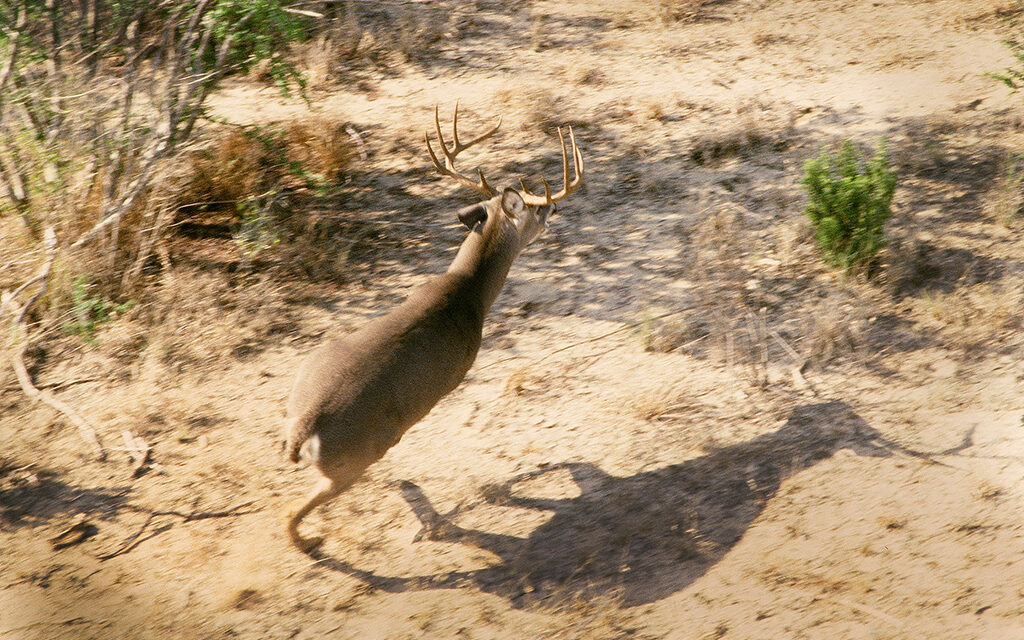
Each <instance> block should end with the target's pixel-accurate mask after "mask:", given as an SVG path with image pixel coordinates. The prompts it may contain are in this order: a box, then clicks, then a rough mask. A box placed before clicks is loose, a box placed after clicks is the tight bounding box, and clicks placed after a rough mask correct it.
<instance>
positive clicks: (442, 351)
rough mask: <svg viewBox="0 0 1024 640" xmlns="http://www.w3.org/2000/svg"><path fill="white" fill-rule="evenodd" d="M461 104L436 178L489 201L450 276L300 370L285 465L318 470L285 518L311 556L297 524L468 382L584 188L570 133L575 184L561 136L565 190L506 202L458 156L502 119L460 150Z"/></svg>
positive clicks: (466, 219) (469, 215)
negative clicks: (534, 260)
mask: <svg viewBox="0 0 1024 640" xmlns="http://www.w3.org/2000/svg"><path fill="white" fill-rule="evenodd" d="M458 118H459V110H458V105H456V107H455V115H454V117H453V121H452V147H451V148H449V147H448V145H447V143H446V142H445V141H444V138H443V137H442V135H441V122H440V118H439V116H438V112H437V109H435V111H434V124H435V127H436V131H437V138H438V143H439V144H440V150H441V155H442V156H443V158H444V162H443V163H442V162H440V161H439V159H438V157H437V155H436V154H435V152H434V148H433V146H432V144H431V141H430V134H429V133H428V134H427V135H426V142H427V152H428V153H429V154H430V158H431V160H432V161H433V163H434V166H435V167H436V168H437V170H438V171H439V172H440V173H442V174H443V175H446V176H448V177H450V178H453V179H454V180H456V181H457V182H458V183H459V184H462V185H464V186H467V187H469V188H471V189H474V190H475V191H478V192H479V193H481V194H482V195H484V196H485V197H486V198H487V199H486V200H484V201H482V202H479V203H477V204H474V205H471V206H469V207H465V208H463V209H462V210H460V211H459V212H458V218H459V220H460V221H461V222H463V223H464V224H465V225H466V226H467V227H468V228H469V229H470V232H469V235H468V236H467V237H466V239H465V240H464V241H463V242H462V245H461V246H460V247H459V251H458V253H457V254H456V256H455V260H454V261H453V262H452V264H451V265H450V266H449V267H448V270H447V271H446V272H445V273H443V274H441V275H438V276H436V277H434V278H433V279H431V280H430V281H429V282H427V283H426V284H424V285H422V286H420V287H419V288H417V289H416V290H414V291H413V292H412V293H411V294H410V295H409V297H408V298H407V299H406V300H405V302H403V303H402V304H401V305H399V306H398V307H397V308H395V309H394V310H392V311H391V312H390V313H388V314H387V315H384V316H381V317H379V318H376V319H375V320H373V321H371V322H370V323H369V324H367V325H366V326H364V327H362V328H361V329H359V330H357V331H355V332H354V333H352V334H349V335H348V336H345V337H342V338H338V339H335V340H331V341H330V342H327V343H326V344H324V345H321V346H320V347H319V348H317V349H316V350H315V351H313V352H312V353H311V354H310V355H309V356H308V357H307V358H306V360H305V361H304V362H303V363H302V365H301V366H300V367H299V371H298V374H297V375H296V378H295V384H294V386H293V388H292V392H291V395H290V397H289V399H288V419H287V422H286V424H285V431H286V437H287V441H288V442H287V451H288V456H289V458H290V459H291V460H292V461H298V459H299V453H300V450H301V449H302V448H303V445H304V444H305V443H306V442H307V441H310V443H309V444H311V445H313V446H310V447H307V450H308V452H309V454H310V458H311V460H312V462H313V464H314V466H316V468H317V469H318V470H319V472H320V475H321V477H320V479H319V480H318V482H317V484H316V486H315V487H314V488H313V492H312V493H311V494H310V496H309V497H308V498H307V499H306V500H305V501H303V503H302V504H301V505H300V506H299V507H298V508H297V509H296V510H295V511H293V512H291V513H289V515H288V534H289V536H290V538H291V540H292V542H293V543H294V544H295V545H296V546H297V547H299V548H300V549H302V550H303V551H309V550H311V549H312V548H314V547H315V546H316V545H317V544H319V542H320V539H319V538H304V537H302V536H301V535H299V532H298V526H299V523H300V522H301V521H302V519H303V518H304V517H305V516H306V515H308V514H309V512H310V511H312V510H313V509H315V508H316V507H317V506H319V505H322V504H324V503H326V502H327V501H329V500H331V499H332V498H334V497H335V496H337V495H338V494H340V493H341V492H343V491H345V490H346V489H348V488H349V487H351V486H352V485H353V484H354V483H355V482H356V480H358V479H359V477H360V476H361V475H362V474H363V472H364V471H365V470H366V468H367V467H368V466H370V465H371V464H373V463H374V462H376V461H377V460H379V459H380V458H381V457H382V456H383V455H384V454H385V453H386V452H387V450H388V449H390V448H391V447H392V446H394V445H395V444H396V443H397V442H398V441H399V439H401V437H402V435H403V434H405V432H406V431H407V430H408V429H409V428H410V427H412V425H414V424H416V423H417V422H419V420H420V419H422V418H423V416H425V415H426V414H427V413H428V412H429V411H430V410H431V409H432V408H433V407H434V405H435V404H437V402H438V401H439V400H440V399H441V398H443V397H444V396H445V395H446V394H448V393H449V392H450V391H451V390H453V389H454V388H455V387H456V386H458V384H459V383H460V382H461V381H462V379H463V377H465V375H466V372H467V371H468V370H469V368H470V367H471V366H472V364H473V361H474V360H475V359H476V353H477V350H478V349H479V347H480V339H481V336H482V333H483V322H484V317H485V316H486V315H487V311H488V310H489V309H490V307H491V305H492V304H493V303H494V300H495V298H497V296H498V294H499V292H500V291H501V288H502V286H503V285H504V283H505V278H506V276H507V275H508V271H509V269H510V268H511V266H512V263H513V262H514V261H515V259H516V257H517V256H518V255H519V253H520V252H521V251H522V250H523V249H524V248H525V247H526V246H527V245H528V244H529V243H530V242H532V241H533V240H534V239H535V238H536V237H537V236H538V235H540V233H541V232H542V231H544V229H545V228H547V221H548V218H549V216H550V215H551V213H552V212H553V211H554V205H555V203H556V202H558V201H560V200H563V199H565V198H566V197H568V196H569V195H570V194H572V193H573V191H575V190H576V189H577V188H578V187H579V185H580V184H581V183H582V181H583V154H582V153H581V152H580V150H579V147H578V146H577V145H576V137H575V135H574V134H573V131H572V129H571V128H570V129H569V139H570V141H571V155H572V160H573V166H574V175H572V176H570V175H569V155H570V151H569V149H567V148H566V143H565V138H564V136H563V135H562V131H561V129H559V131H558V136H559V139H560V140H561V144H562V167H563V172H562V174H563V176H562V177H563V186H562V189H561V190H560V191H558V192H556V193H552V192H551V188H550V186H549V185H548V182H547V180H543V179H542V181H543V184H544V194H543V195H539V194H534V193H531V192H530V191H529V189H527V187H526V184H525V183H524V182H523V181H522V180H520V181H519V184H520V187H521V188H520V189H514V188H507V189H505V190H503V191H502V192H500V193H499V192H497V191H496V190H495V189H494V188H492V187H491V186H490V185H489V184H488V182H487V180H486V178H485V177H484V174H483V172H482V171H479V172H478V176H479V179H478V180H473V179H471V178H469V177H468V176H466V175H464V174H462V173H461V172H459V171H458V170H457V169H456V168H455V159H456V157H457V156H458V154H459V153H461V152H462V151H464V150H466V149H468V148H469V147H471V146H473V145H475V144H477V143H479V142H481V141H483V140H485V139H487V138H489V137H491V136H492V135H494V133H495V132H496V131H497V130H498V127H499V126H500V125H501V120H500V119H499V120H498V123H497V124H496V125H494V127H492V128H491V129H490V130H488V131H487V132H485V133H484V134H482V135H480V136H478V137H476V138H474V139H472V140H470V141H469V142H467V143H462V142H461V141H460V140H459V134H458Z"/></svg>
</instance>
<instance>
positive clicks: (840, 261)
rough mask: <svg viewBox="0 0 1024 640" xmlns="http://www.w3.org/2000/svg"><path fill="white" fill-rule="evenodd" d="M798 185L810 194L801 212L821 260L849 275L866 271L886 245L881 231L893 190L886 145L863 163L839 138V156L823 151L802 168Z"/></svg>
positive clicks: (894, 184)
mask: <svg viewBox="0 0 1024 640" xmlns="http://www.w3.org/2000/svg"><path fill="white" fill-rule="evenodd" d="M801 183H802V184H803V185H804V187H805V188H806V189H807V195H808V203H807V210H806V211H805V212H804V213H805V214H806V215H807V217H808V218H810V219H811V223H812V224H813V225H814V230H815V236H816V237H817V239H818V244H819V246H820V247H821V249H822V251H824V252H825V261H826V262H828V263H829V264H830V265H832V266H834V267H840V268H842V269H844V270H845V271H846V272H847V273H850V272H854V271H858V270H866V269H869V268H870V267H871V265H872V263H873V262H874V259H875V255H876V254H877V253H878V251H879V250H880V249H881V248H882V247H884V246H885V244H886V239H885V233H884V231H883V227H884V226H885V222H886V221H887V220H888V219H889V217H890V216H891V215H892V209H891V208H890V204H891V203H892V195H893V191H894V190H895V188H896V174H895V173H894V172H893V171H892V170H891V169H890V168H889V164H888V158H887V156H886V151H885V141H884V140H883V141H882V142H880V143H879V144H878V147H877V148H876V150H875V154H874V156H872V158H871V159H870V160H868V161H867V162H863V161H862V158H861V155H860V152H858V151H857V149H856V148H855V147H854V146H853V144H852V143H851V142H850V141H849V140H843V142H842V145H841V146H840V148H839V154H838V155H835V156H834V155H832V154H830V153H828V152H823V153H822V154H821V155H820V156H818V157H817V158H813V159H811V160H808V161H807V162H806V163H805V164H804V177H803V179H802V180H801Z"/></svg>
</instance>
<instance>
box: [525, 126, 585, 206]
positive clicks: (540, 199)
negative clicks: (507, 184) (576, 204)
mask: <svg viewBox="0 0 1024 640" xmlns="http://www.w3.org/2000/svg"><path fill="white" fill-rule="evenodd" d="M558 140H559V142H561V143H562V190H561V191H559V192H558V193H551V185H549V184H548V181H547V180H546V179H545V178H544V177H541V179H540V180H541V182H543V183H544V195H538V194H535V193H532V192H531V191H530V189H529V188H528V187H527V186H526V182H524V181H523V180H520V181H519V184H520V185H522V187H523V190H522V195H523V202H525V203H526V204H528V205H531V206H538V207H545V206H547V205H550V204H554V203H556V202H558V201H559V200H564V199H566V198H567V197H569V194H571V193H572V192H573V191H575V190H576V188H577V187H579V186H580V184H581V183H582V182H583V153H582V152H581V151H580V148H579V147H578V146H576V134H574V133H573V132H572V127H569V140H570V141H571V143H572V163H573V168H574V169H575V175H574V176H573V178H572V180H570V179H569V153H568V150H567V149H566V148H565V136H563V135H562V128H561V127H559V128H558Z"/></svg>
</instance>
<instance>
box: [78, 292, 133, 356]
mask: <svg viewBox="0 0 1024 640" xmlns="http://www.w3.org/2000/svg"><path fill="white" fill-rule="evenodd" d="M90 288H91V286H90V284H89V283H88V281H86V279H85V278H84V277H82V276H79V277H77V278H75V282H74V284H73V285H72V288H71V314H72V316H73V320H71V322H69V323H67V324H66V325H64V326H63V327H62V328H61V331H62V332H63V333H65V334H68V335H73V336H79V337H80V338H81V339H82V340H83V341H85V342H87V343H89V344H91V345H96V344H98V343H99V341H98V340H97V339H96V329H97V328H98V327H99V326H100V325H102V324H104V323H106V322H109V321H111V320H113V319H114V318H115V317H117V316H119V315H121V314H122V313H124V312H125V311H128V309H131V308H132V307H133V306H135V301H134V300H128V301H127V302H122V303H121V304H115V303H113V302H111V301H110V300H106V299H104V298H101V297H98V296H93V295H90V293H89V289H90Z"/></svg>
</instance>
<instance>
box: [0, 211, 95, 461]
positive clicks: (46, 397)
mask: <svg viewBox="0 0 1024 640" xmlns="http://www.w3.org/2000/svg"><path fill="white" fill-rule="evenodd" d="M43 237H44V243H45V247H46V260H45V261H44V262H43V266H42V267H40V269H39V273H37V274H36V275H35V276H33V277H32V279H31V280H29V283H34V282H40V283H41V284H40V286H39V291H38V292H36V294H35V295H34V296H32V298H31V299H30V300H29V301H28V302H26V303H25V305H24V306H23V307H21V308H20V309H18V308H17V302H16V301H15V300H14V296H15V295H17V294H18V293H20V292H21V291H23V290H24V289H25V285H22V286H20V287H18V289H17V290H16V291H15V292H14V294H11V295H9V296H5V299H4V301H3V302H4V304H3V305H0V311H2V310H3V309H4V308H5V307H6V306H7V305H10V306H11V307H12V310H13V311H14V316H15V318H14V329H15V331H14V339H15V340H17V341H18V342H19V343H20V344H19V346H18V347H17V348H16V349H15V351H14V354H13V355H12V356H11V366H12V367H14V375H15V376H17V378H18V384H19V385H20V386H21V390H22V391H23V392H24V393H25V395H27V396H28V397H30V398H34V399H36V400H42V401H43V402H45V403H46V404H48V405H49V406H50V407H52V408H54V409H56V410H57V411H58V412H59V413H62V414H64V415H65V416H66V417H67V418H68V420H70V421H71V422H72V423H73V424H74V425H75V426H76V427H78V433H79V435H80V436H81V437H82V439H83V440H85V441H86V443H87V444H89V445H90V446H92V448H93V449H94V450H95V452H96V457H97V458H98V459H99V460H103V459H105V458H106V452H104V450H103V445H102V444H100V440H99V437H98V436H97V435H96V430H95V429H93V428H92V426H91V425H90V424H89V423H88V422H86V421H85V419H84V418H82V417H81V416H80V415H78V413H77V412H76V411H75V410H74V409H72V408H71V407H70V406H68V405H67V404H65V403H64V402H63V401H61V400H59V399H58V398H57V397H56V396H54V395H53V394H52V393H50V392H49V391H46V390H43V389H40V388H38V387H37V386H35V384H33V382H32V376H30V375H29V373H28V369H27V368H26V367H25V351H26V349H28V346H29V344H30V340H29V336H28V331H26V330H25V328H24V322H25V315H26V314H27V313H28V310H29V309H30V308H31V307H32V305H33V304H35V302H36V300H38V299H39V298H40V297H41V296H42V295H43V294H44V293H46V288H47V281H48V278H49V276H50V270H51V269H52V268H53V261H54V259H55V258H56V257H57V234H56V233H55V232H54V230H53V228H52V227H50V228H48V229H47V230H46V233H45V234H44V236H43ZM26 284H27V283H26Z"/></svg>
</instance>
